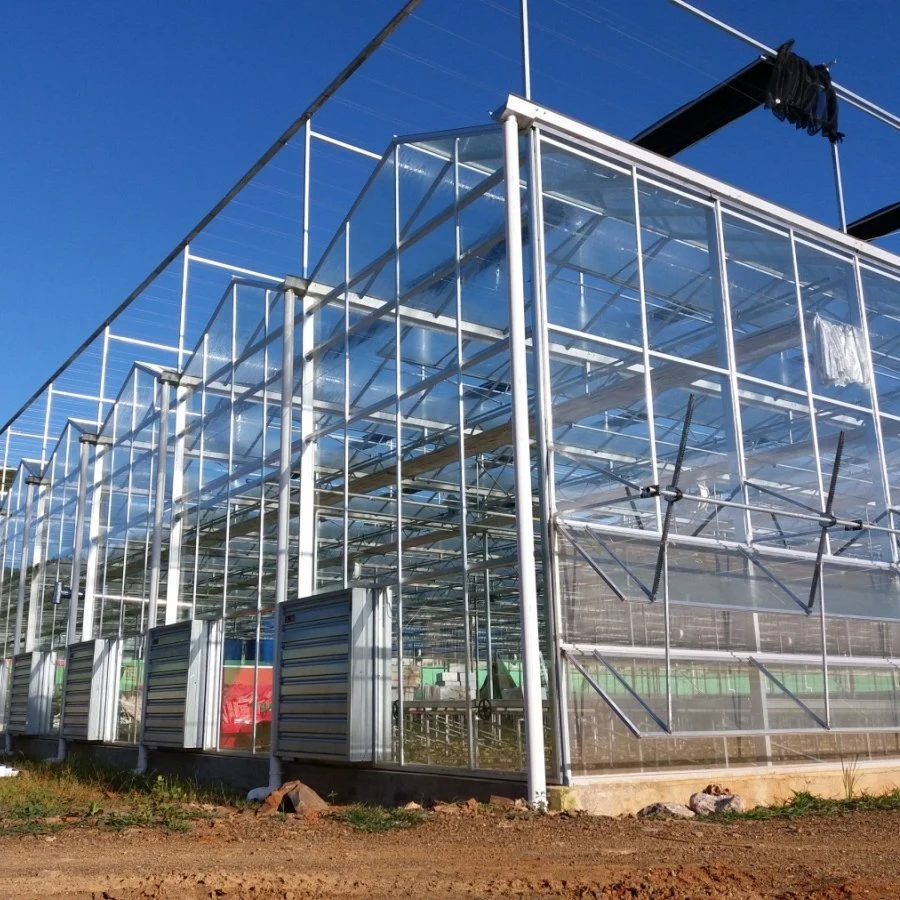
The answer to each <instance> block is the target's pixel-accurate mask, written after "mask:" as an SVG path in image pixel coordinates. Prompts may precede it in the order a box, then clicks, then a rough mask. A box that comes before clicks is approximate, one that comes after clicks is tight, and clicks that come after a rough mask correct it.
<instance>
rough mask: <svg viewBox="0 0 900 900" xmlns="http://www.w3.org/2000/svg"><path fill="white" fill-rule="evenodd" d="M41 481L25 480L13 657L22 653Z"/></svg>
mask: <svg viewBox="0 0 900 900" xmlns="http://www.w3.org/2000/svg"><path fill="white" fill-rule="evenodd" d="M40 483H41V482H40V479H39V478H36V477H35V476H33V475H29V476H28V477H27V478H26V479H25V521H24V522H23V524H22V550H21V552H20V554H19V585H18V593H17V596H16V625H15V630H14V631H13V655H15V654H17V653H21V652H22V647H21V644H22V623H23V619H24V617H25V580H26V575H27V572H28V545H29V544H30V543H31V508H32V506H33V504H34V489H35V486H36V485H38V484H40Z"/></svg>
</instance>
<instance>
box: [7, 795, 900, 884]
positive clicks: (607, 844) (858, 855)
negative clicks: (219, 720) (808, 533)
mask: <svg viewBox="0 0 900 900" xmlns="http://www.w3.org/2000/svg"><path fill="white" fill-rule="evenodd" d="M203 815H204V818H202V819H198V820H195V821H194V822H193V823H192V826H191V830H190V831H189V832H186V833H171V832H168V831H166V830H164V829H158V828H127V829H125V830H124V831H122V832H120V833H116V832H114V831H109V830H108V829H98V828H90V827H78V828H67V829H63V830H61V831H59V832H58V833H57V834H54V835H42V834H38V835H27V836H21V835H20V836H5V837H0V897H3V898H7V897H8V898H16V900H30V898H42V900H43V898H49V897H65V898H88V897H89V898H101V897H102V898H122V900H125V898H178V900H182V898H187V900H191V898H219V897H226V898H245V897H246V898H254V900H267V898H276V897H277V898H294V900H301V898H310V897H365V898H369V897H372V898H391V900H400V898H406V897H409V898H424V897H429V898H430V897H438V896H440V897H449V898H456V897H510V896H511V897H577V898H599V897H604V898H605V897H613V898H626V897H627V898H667V900H687V898H691V900H692V898H697V897H730V898H762V897H766V898H769V897H778V898H784V900H798V898H822V900H825V898H827V900H832V898H834V900H837V898H855V897H860V898H863V897H864V898H879V897H885V898H898V897H900V854H898V852H897V851H898V832H900V812H897V811H879V812H853V813H845V814H838V815H830V816H808V817H804V818H802V819H798V820H794V821H788V820H769V821H753V820H733V821H719V822H708V821H704V822H700V821H696V820H693V821H660V820H656V821H649V820H638V819H631V818H621V819H608V818H595V817H590V816H584V815H577V816H568V815H549V816H548V815H545V816H533V815H531V814H530V813H524V812H517V811H511V810H510V811H508V810H494V809H491V810H484V809H482V808H479V809H478V810H477V811H472V810H466V809H461V808H454V809H453V810H452V811H449V812H443V813H435V814H431V815H429V816H428V817H427V819H426V820H425V821H424V822H422V823H421V824H419V825H416V826H415V827H413V828H409V829H403V830H400V829H397V830H391V831H387V832H383V833H374V834H373V833H365V832H360V831H357V830H354V829H353V828H351V827H350V826H349V825H347V824H346V823H345V822H343V821H341V820H340V819H338V818H336V817H333V816H331V815H325V816H322V817H318V816H314V815H311V814H307V815H306V816H303V815H297V816H294V815H290V816H276V817H269V818H263V817H260V816H258V815H256V814H255V813H254V812H253V811H251V810H242V811H238V810H230V809H227V808H224V807H223V808H221V809H212V808H210V809H209V811H208V817H207V813H206V812H204V813H203Z"/></svg>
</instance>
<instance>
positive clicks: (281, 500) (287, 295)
mask: <svg viewBox="0 0 900 900" xmlns="http://www.w3.org/2000/svg"><path fill="white" fill-rule="evenodd" d="M298 293H300V294H301V295H302V294H305V293H306V282H305V281H304V280H303V279H298V278H290V279H287V280H286V281H285V288H284V296H283V299H282V305H283V314H284V319H283V325H282V335H281V347H282V350H281V434H280V441H279V452H278V537H277V549H276V557H275V604H276V607H277V605H278V604H279V603H283V602H284V601H285V600H287V599H288V551H289V548H290V536H291V468H292V467H291V459H292V449H291V445H292V438H293V422H294V310H295V307H296V303H295V301H296V298H297V294H298ZM274 621H275V641H274V645H275V646H274V651H275V654H274V657H273V658H274V659H275V665H276V671H275V673H274V677H273V678H272V711H273V716H275V715H277V714H278V674H277V665H278V659H279V654H280V650H281V648H280V646H279V645H280V643H281V629H280V627H279V624H278V611H277V608H276V611H275V617H274ZM272 724H273V729H272V746H271V748H270V750H269V787H271V788H276V787H278V786H279V785H280V784H281V780H282V778H281V760H280V759H279V758H278V756H277V752H276V741H275V733H276V730H277V723H276V722H273V723H272Z"/></svg>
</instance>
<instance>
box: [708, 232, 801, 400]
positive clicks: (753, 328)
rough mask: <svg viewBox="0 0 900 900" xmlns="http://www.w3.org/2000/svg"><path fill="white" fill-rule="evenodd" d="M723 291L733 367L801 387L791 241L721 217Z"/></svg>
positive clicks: (798, 327)
mask: <svg viewBox="0 0 900 900" xmlns="http://www.w3.org/2000/svg"><path fill="white" fill-rule="evenodd" d="M724 231H725V255H726V260H727V262H726V269H727V272H728V295H729V300H730V302H731V324H732V328H733V329H734V354H735V360H736V363H737V369H738V371H739V372H742V373H744V374H747V375H753V376H754V377H756V378H764V379H766V380H767V381H774V382H778V383H779V384H786V385H789V386H791V387H794V388H800V389H802V388H803V387H804V385H805V383H806V375H805V373H804V369H803V349H802V337H801V332H800V318H799V314H798V309H797V292H796V283H795V281H794V260H793V254H792V252H791V242H790V239H789V238H788V236H787V235H786V234H778V233H775V232H772V231H769V230H768V229H765V228H761V227H759V226H757V225H751V224H750V223H749V222H746V221H744V220H742V219H735V218H732V217H731V216H726V217H724Z"/></svg>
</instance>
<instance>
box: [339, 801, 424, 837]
mask: <svg viewBox="0 0 900 900" xmlns="http://www.w3.org/2000/svg"><path fill="white" fill-rule="evenodd" d="M335 816H336V818H338V819H340V821H342V822H345V823H346V824H347V825H349V826H350V827H351V828H355V829H356V830H357V831H368V832H377V831H390V830H391V829H392V828H414V827H415V826H416V825H420V824H421V823H422V822H424V821H425V819H426V818H427V815H426V813H425V812H424V811H423V810H419V809H385V807H383V806H367V805H365V804H357V805H356V806H351V807H348V808H347V809H344V810H341V811H340V812H338V813H336V814H335Z"/></svg>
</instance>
